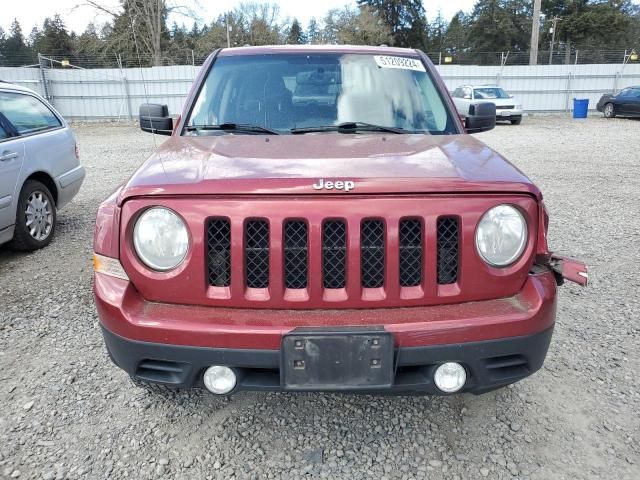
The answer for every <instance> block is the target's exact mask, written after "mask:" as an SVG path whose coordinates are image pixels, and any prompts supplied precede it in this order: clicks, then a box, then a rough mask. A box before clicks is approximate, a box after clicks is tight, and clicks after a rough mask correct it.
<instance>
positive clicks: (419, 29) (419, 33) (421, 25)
mask: <svg viewBox="0 0 640 480" xmlns="http://www.w3.org/2000/svg"><path fill="white" fill-rule="evenodd" d="M357 3H358V5H359V6H361V7H368V8H369V9H371V11H372V12H373V13H375V14H376V15H378V16H379V17H380V18H381V19H382V20H383V21H384V23H385V24H386V25H387V26H388V27H389V29H390V30H391V38H392V43H393V45H395V46H398V47H413V48H425V47H426V43H427V30H428V29H427V19H426V15H425V12H424V7H423V5H422V1H421V0H357Z"/></svg>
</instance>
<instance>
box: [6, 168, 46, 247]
mask: <svg viewBox="0 0 640 480" xmlns="http://www.w3.org/2000/svg"><path fill="white" fill-rule="evenodd" d="M55 229H56V204H55V202H54V200H53V195H51V192H50V191H49V189H48V188H47V187H46V186H45V185H44V184H43V183H40V182H38V181H36V180H27V181H26V182H25V184H24V185H23V186H22V190H21V191H20V197H19V198H18V211H17V213H16V226H15V231H14V234H13V239H12V240H11V243H10V246H11V247H12V248H13V249H15V250H21V251H25V252H30V251H33V250H38V249H40V248H43V247H46V246H47V245H49V243H51V239H52V238H53V235H54V233H55Z"/></svg>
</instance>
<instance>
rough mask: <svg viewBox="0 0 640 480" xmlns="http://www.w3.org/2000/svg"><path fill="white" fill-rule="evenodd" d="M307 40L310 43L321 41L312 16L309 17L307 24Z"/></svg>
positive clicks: (316, 24)
mask: <svg viewBox="0 0 640 480" xmlns="http://www.w3.org/2000/svg"><path fill="white" fill-rule="evenodd" d="M307 41H308V42H309V43H311V44H317V43H321V42H322V35H321V32H320V28H319V27H318V22H317V21H316V19H315V18H314V17H311V20H309V25H308V26H307Z"/></svg>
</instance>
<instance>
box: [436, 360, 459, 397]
mask: <svg viewBox="0 0 640 480" xmlns="http://www.w3.org/2000/svg"><path fill="white" fill-rule="evenodd" d="M433 380H434V382H436V387H438V388H439V389H440V390H442V391H443V392H445V393H453V392H457V391H458V390H460V389H461V388H462V387H464V383H465V382H466V381H467V372H466V371H465V369H464V367H463V366H462V365H460V364H459V363H455V362H448V363H443V364H442V365H440V366H439V367H438V368H437V369H436V374H435V375H434V376H433Z"/></svg>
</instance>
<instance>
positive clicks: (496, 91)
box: [473, 87, 509, 100]
mask: <svg viewBox="0 0 640 480" xmlns="http://www.w3.org/2000/svg"><path fill="white" fill-rule="evenodd" d="M473 93H474V96H475V98H476V100H489V99H491V98H509V95H508V94H507V92H505V91H504V90H503V89H501V88H500V87H482V88H474V89H473Z"/></svg>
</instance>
